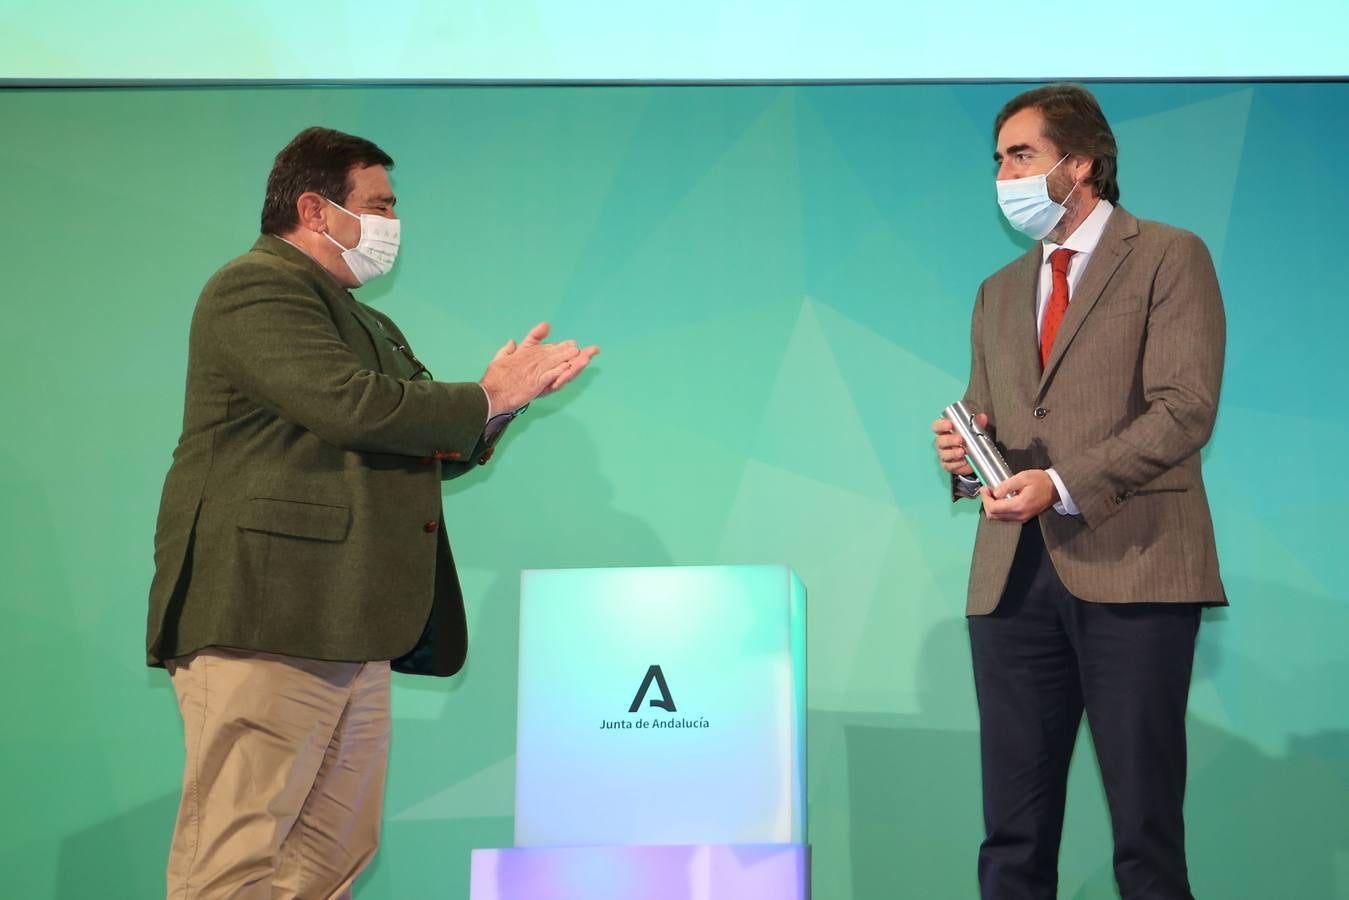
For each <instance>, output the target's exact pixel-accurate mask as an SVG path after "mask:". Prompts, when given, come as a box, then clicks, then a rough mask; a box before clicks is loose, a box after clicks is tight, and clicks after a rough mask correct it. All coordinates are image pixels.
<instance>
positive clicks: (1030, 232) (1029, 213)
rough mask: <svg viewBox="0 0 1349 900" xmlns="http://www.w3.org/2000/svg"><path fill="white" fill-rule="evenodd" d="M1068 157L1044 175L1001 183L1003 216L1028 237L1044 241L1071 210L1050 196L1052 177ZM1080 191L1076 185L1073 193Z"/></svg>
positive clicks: (1000, 200)
mask: <svg viewBox="0 0 1349 900" xmlns="http://www.w3.org/2000/svg"><path fill="white" fill-rule="evenodd" d="M1067 158H1068V155H1067V154H1064V156H1063V159H1061V160H1059V161H1058V162H1056V163H1054V167H1053V168H1051V169H1050V170H1049V172H1046V173H1044V174H1043V175H1028V176H1027V177H1025V178H1008V179H1007V180H1005V181H999V182H997V187H998V206H1000V207H1002V214H1003V215H1004V216H1006V217H1007V221H1008V222H1010V223H1011V225H1012V227H1013V228H1015V229H1016V230H1017V231H1019V232H1021V233H1022V234H1024V235H1026V237H1028V238H1031V239H1033V240H1037V241H1038V240H1042V239H1043V238H1044V237H1045V235H1047V234H1049V232H1051V231H1053V230H1054V226H1055V225H1057V224H1059V220H1060V219H1062V218H1063V214H1064V213H1066V212H1067V211H1068V208H1067V207H1066V206H1064V205H1063V204H1062V203H1055V202H1054V200H1053V198H1052V197H1050V196H1049V174H1050V172H1053V171H1054V169H1057V168H1058V167H1059V166H1061V165H1063V160H1064V159H1067ZM1076 189H1077V185H1076V184H1074V185H1073V190H1076ZM1071 193H1072V192H1071V191H1070V192H1069V194H1070V195H1071ZM1065 199H1066V198H1065Z"/></svg>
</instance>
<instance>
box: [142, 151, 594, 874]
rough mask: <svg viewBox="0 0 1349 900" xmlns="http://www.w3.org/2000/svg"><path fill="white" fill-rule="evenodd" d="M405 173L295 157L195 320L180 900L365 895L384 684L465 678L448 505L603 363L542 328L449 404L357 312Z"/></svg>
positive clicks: (179, 519) (169, 531) (281, 158)
mask: <svg viewBox="0 0 1349 900" xmlns="http://www.w3.org/2000/svg"><path fill="white" fill-rule="evenodd" d="M392 165H393V160H392V159H391V158H390V157H389V156H388V155H387V154H385V153H384V151H382V150H380V148H379V147H377V146H375V145H374V144H372V143H370V142H369V141H366V140H364V139H362V138H359V137H354V136H352V135H347V134H343V133H341V132H337V131H332V130H329V129H324V128H309V129H306V130H305V131H303V132H301V133H300V134H299V135H297V136H296V138H295V139H294V140H293V141H291V143H290V144H288V145H287V146H286V147H285V148H284V149H283V150H282V151H281V152H280V153H279V154H277V157H276V162H275V165H274V166H273V168H272V172H271V174H270V176H269V178H268V182H267V196H266V200H265V201H264V205H263V213H262V232H263V234H262V236H261V237H259V238H258V240H257V242H256V243H255V244H254V245H253V248H252V249H251V250H249V251H248V252H247V253H245V254H244V255H243V256H240V257H239V258H237V259H235V260H233V261H231V262H229V263H227V264H226V265H225V266H224V267H223V268H222V269H220V271H218V272H216V274H215V275H214V276H212V277H211V279H210V281H209V282H207V284H206V287H205V288H204V289H203V291H202V294H201V297H200V299H199V300H198V301H197V307H196V311H195V313H194V315H193V318H192V329H191V337H190V341H189V350H188V368H187V388H186V398H185V403H184V415H183V432H182V436H181V437H180V439H179V442H178V447H177V449H176V450H175V451H174V456H173V465H172V466H171V468H170V470H169V473H168V477H167V479H166V481H165V484H164V493H163V498H162V501H161V505H160V514H159V523H158V526H157V529H156V532H155V568H156V571H155V578H154V582H153V584H152V586H151V590H150V612H149V622H148V625H149V627H148V633H147V640H146V644H147V656H148V662H149V664H150V665H156V666H157V665H163V666H166V667H167V668H168V669H169V672H170V673H171V675H172V679H173V685H174V690H175V692H176V693H177V696H178V701H179V707H180V710H181V712H182V715H183V722H184V736H185V741H186V749H187V760H186V766H185V773H184V778H183V795H182V801H181V804H180V806H179V811H178V820H177V825H176V827H175V831H174V836H173V843H172V849H171V851H170V859H169V870H168V895H169V897H171V898H215V897H222V898H223V897H230V898H236V900H237V898H254V897H256V898H274V897H297V898H299V897H303V898H306V900H310V898H326V897H346V896H349V895H350V889H351V884H352V882H353V881H354V880H355V879H356V876H357V875H358V874H359V873H360V872H361V870H362V869H363V868H364V867H365V865H366V864H367V863H368V862H369V861H370V859H371V857H372V856H373V855H374V852H375V849H376V846H377V844H378V840H379V825H380V813H381V806H382V802H383V789H384V768H385V761H386V759H387V755H388V741H389V671H390V668H391V667H392V668H394V669H398V670H400V671H405V672H410V673H416V674H430V675H451V674H453V673H454V672H456V671H458V669H459V668H460V666H462V664H463V661H464V656H465V653H466V649H467V636H466V630H465V625H464V609H463V599H462V596H461V594H460V590H459V582H458V578H457V576H456V574H455V567H454V559H453V557H452V556H451V555H450V547H449V543H448V541H447V539H446V536H445V526H444V516H443V515H442V512H441V492H440V486H441V481H442V479H446V478H453V477H456V476H458V475H462V474H464V473H465V472H467V471H469V470H471V469H473V468H475V467H476V466H478V465H480V464H485V463H486V462H487V461H488V458H489V457H490V456H491V454H492V452H493V449H494V444H495V442H496V440H497V438H499V437H500V434H501V431H502V429H503V428H504V427H505V425H506V424H507V423H508V422H509V421H510V420H511V419H512V418H513V417H514V416H515V415H516V414H517V412H518V411H519V410H520V409H521V408H523V407H524V406H525V405H526V404H527V403H529V402H530V401H531V400H533V399H534V398H536V397H538V396H541V395H543V394H546V393H551V392H552V391H555V390H557V389H558V388H560V387H562V386H563V385H564V384H566V383H567V382H568V381H570V380H571V379H572V378H574V377H575V376H576V375H577V374H578V373H579V372H580V371H581V370H582V369H583V368H585V366H586V364H587V363H588V362H589V360H590V359H591V357H593V356H594V354H595V353H596V352H598V351H597V350H596V348H593V347H589V348H585V349H580V348H578V347H577V346H576V343H575V342H574V341H567V342H563V343H556V344H550V343H545V342H544V338H546V337H547V334H548V326H547V325H546V324H542V323H541V324H540V325H539V326H536V327H535V329H534V330H533V331H531V332H530V333H529V335H527V336H526V337H525V338H524V339H523V340H522V341H521V342H520V343H519V344H517V343H516V342H515V341H511V342H508V343H507V344H506V345H505V346H504V347H502V348H501V350H500V351H499V352H498V353H497V354H496V356H495V357H494V358H493V360H492V361H491V362H490V363H489V364H488V366H487V370H486V372H485V373H484V374H483V376H482V378H481V380H480V381H479V382H473V381H468V382H462V383H451V382H442V381H436V380H434V379H432V377H431V376H430V373H429V372H427V371H426V369H425V367H423V366H422V365H421V364H420V362H419V361H418V360H417V358H416V356H414V355H413V353H412V351H411V350H410V349H409V347H408V341H407V338H406V337H404V335H403V333H402V332H401V331H399V329H398V327H397V326H396V325H395V324H394V323H393V321H392V320H391V319H389V318H388V317H387V316H385V315H384V314H382V313H380V312H378V311H376V310H374V309H372V308H371V307H369V306H366V305H365V304H363V303H360V302H359V301H357V300H356V299H355V298H354V297H353V296H352V295H351V293H350V289H352V288H355V287H357V286H359V285H361V284H362V283H364V282H366V281H368V280H370V279H371V278H374V277H376V276H378V275H381V274H383V273H385V272H387V271H388V270H389V268H390V267H391V266H392V265H393V262H394V259H395V257H396V256H397V251H398V244H399V239H400V236H401V224H400V223H399V221H398V218H397V216H396V215H395V214H394V204H395V202H396V201H395V198H394V195H393V191H392V188H391V185H390V182H389V176H388V169H389V168H391V167H392Z"/></svg>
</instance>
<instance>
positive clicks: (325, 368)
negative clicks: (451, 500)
mask: <svg viewBox="0 0 1349 900" xmlns="http://www.w3.org/2000/svg"><path fill="white" fill-rule="evenodd" d="M406 343H407V342H406V339H405V338H404V337H403V334H402V333H401V332H400V331H399V330H398V328H397V326H395V325H394V323H393V322H392V321H391V320H390V319H389V318H387V317H386V316H384V315H383V314H381V313H379V312H377V311H376V310H374V309H371V308H370V307H368V306H365V305H363V304H361V303H358V302H357V301H356V300H355V298H353V297H352V296H351V294H350V293H349V292H347V291H346V290H344V289H343V288H342V287H340V286H339V285H338V284H337V283H336V282H335V281H334V280H333V279H332V278H331V277H330V276H329V275H328V274H327V273H326V272H325V271H324V270H323V269H322V268H320V267H319V266H318V265H317V264H316V263H315V262H314V261H313V260H311V259H310V258H309V257H308V256H306V255H305V254H304V253H302V252H301V251H299V250H297V249H296V248H294V247H292V246H291V245H289V244H287V243H286V242H285V241H282V240H280V239H278V238H275V237H271V236H267V235H264V236H263V237H261V238H259V239H258V241H257V243H256V244H254V246H253V249H252V250H250V251H249V252H248V253H246V254H244V255H243V256H241V257H239V258H238V259H235V260H233V261H232V262H230V263H228V264H226V265H225V266H224V267H223V268H222V269H221V270H220V271H219V272H217V273H216V274H215V275H214V276H213V277H212V278H211V279H210V281H209V282H208V283H207V284H206V287H205V288H204V289H203V291H202V294H201V297H200V299H199V300H198V301H197V307H196V311H195V313H194V315H193V318H192V329H191V337H190V340H189V349H188V364H187V389H186V397H185V402H184V411H183V432H182V436H181V437H180V438H179V442H178V446H177V449H176V450H175V451H174V454H173V464H172V466H171V467H170V469H169V473H168V477H167V478H166V480H165V483H164V493H163V498H162V500H161V504H160V511H159V522H158V526H157V528H156V531H155V577H154V582H153V584H152V585H151V588H150V610H149V621H148V629H147V636H146V652H147V661H148V662H149V664H150V665H162V663H163V661H164V660H165V659H168V658H171V657H174V656H181V655H185V654H188V653H192V652H194V651H196V650H199V649H201V648H203V647H206V646H212V645H214V646H226V647H235V648H241V649H248V650H262V651H269V652H275V653H284V654H288V655H291V656H301V657H309V658H314V659H332V660H379V659H392V660H396V661H397V662H396V668H400V669H402V670H404V671H413V672H420V673H427V674H437V675H447V674H451V673H453V672H454V671H456V670H457V669H458V668H459V667H460V666H461V665H462V664H463V660H464V654H465V650H466V634H465V628H464V612H463V601H462V597H461V595H460V592H459V583H458V578H457V576H456V574H455V570H454V561H453V559H452V557H451V556H450V550H449V544H448V542H447V541H446V539H445V529H444V525H443V522H442V517H441V494H440V484H441V479H442V478H446V477H453V476H455V475H458V474H461V473H462V472H464V471H467V470H468V469H469V468H471V467H473V466H474V465H476V463H477V461H478V460H479V458H484V461H485V455H486V450H487V447H486V445H485V444H483V443H482V442H481V440H480V439H481V436H482V434H483V425H484V420H485V418H486V415H487V400H486V397H485V395H484V394H483V391H482V388H481V387H480V386H479V385H478V384H476V383H472V382H469V383H464V384H448V383H443V382H435V381H430V380H410V379H411V376H412V375H413V374H414V371H415V369H414V365H413V363H412V362H411V361H410V360H409V359H408V357H407V355H405V354H404V352H402V351H401V350H400V349H399V348H400V347H401V346H406ZM409 352H410V351H409ZM438 455H439V457H441V458H446V459H449V460H457V462H454V461H447V462H442V461H441V459H440V458H437V456H438ZM414 647H415V648H416V652H415V653H413V652H412V651H413V650H414ZM400 657H402V659H400Z"/></svg>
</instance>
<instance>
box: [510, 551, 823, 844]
mask: <svg viewBox="0 0 1349 900" xmlns="http://www.w3.org/2000/svg"><path fill="white" fill-rule="evenodd" d="M520 602H521V610H520V684H519V722H518V733H517V736H516V815H515V843H516V846H518V847H528V846H540V845H577V844H658V845H659V844H801V843H805V839H806V827H805V777H804V766H805V749H804V734H805V731H804V728H805V590H804V588H803V587H802V585H801V582H800V580H799V579H798V578H797V577H796V575H795V573H793V572H792V571H791V570H790V569H788V568H786V567H785V566H709V567H696V568H648V569H550V570H531V571H526V572H525V573H524V574H523V576H522V584H521V600H520Z"/></svg>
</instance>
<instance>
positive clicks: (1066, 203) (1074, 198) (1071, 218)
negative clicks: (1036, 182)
mask: <svg viewBox="0 0 1349 900" xmlns="http://www.w3.org/2000/svg"><path fill="white" fill-rule="evenodd" d="M1078 186H1079V185H1077V184H1076V183H1074V181H1073V176H1071V175H1069V174H1068V172H1067V171H1066V170H1064V169H1059V170H1057V171H1055V172H1051V173H1050V174H1049V178H1048V179H1047V180H1046V182H1045V187H1046V188H1047V189H1048V190H1049V199H1051V200H1053V201H1054V202H1055V203H1059V204H1062V206H1063V209H1064V213H1063V218H1061V219H1059V223H1058V224H1057V225H1055V226H1054V228H1053V230H1051V231H1050V232H1049V234H1047V235H1045V240H1047V241H1049V242H1050V243H1054V244H1062V243H1063V242H1064V241H1065V240H1066V239H1067V238H1068V235H1070V234H1072V233H1073V231H1074V230H1075V229H1076V228H1077V226H1078V224H1079V223H1078V221H1077V214H1078V212H1079V211H1080V210H1081V209H1082V195H1081V193H1080V192H1079V191H1078V190H1077V188H1078ZM1058 197H1062V198H1063V199H1062V200H1059V199H1056V198H1058Z"/></svg>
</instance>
